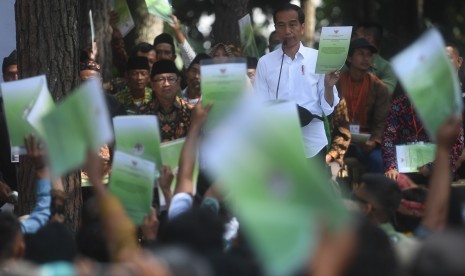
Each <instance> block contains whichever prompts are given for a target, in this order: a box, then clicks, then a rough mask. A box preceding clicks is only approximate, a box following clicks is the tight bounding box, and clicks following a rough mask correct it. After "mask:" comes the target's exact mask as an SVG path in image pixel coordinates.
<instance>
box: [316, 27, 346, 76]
mask: <svg viewBox="0 0 465 276" xmlns="http://www.w3.org/2000/svg"><path fill="white" fill-rule="evenodd" d="M351 34H352V27H351V26H348V27H323V28H322V30H321V36H320V46H319V48H318V57H317V61H316V67H315V73H317V74H326V73H329V72H333V71H338V70H340V69H341V68H342V66H344V64H345V61H346V58H347V53H348V52H349V44H350V37H351Z"/></svg>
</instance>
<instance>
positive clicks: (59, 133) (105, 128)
mask: <svg viewBox="0 0 465 276" xmlns="http://www.w3.org/2000/svg"><path fill="white" fill-rule="evenodd" d="M103 93H104V92H103V91H102V84H101V83H100V81H99V80H98V79H90V80H88V81H86V82H85V83H84V84H82V85H81V86H79V87H78V88H76V89H75V90H74V91H73V92H72V93H71V94H70V95H69V96H67V97H66V98H65V99H64V100H63V101H61V102H60V103H58V104H57V106H56V107H55V108H54V109H53V110H51V111H50V112H49V113H47V114H46V115H45V116H43V117H42V124H43V127H44V130H45V137H44V139H45V142H46V144H47V149H48V153H49V159H50V167H51V170H52V173H53V174H54V175H57V176H58V175H62V174H64V173H66V172H68V171H70V170H72V169H75V168H78V167H79V166H80V165H81V164H82V163H83V162H84V161H85V155H86V151H87V150H88V149H90V150H94V151H97V150H98V149H99V147H101V146H103V145H105V144H107V143H109V142H111V141H112V140H113V131H112V127H111V123H110V116H109V113H108V109H107V105H106V102H105V98H104V95H103Z"/></svg>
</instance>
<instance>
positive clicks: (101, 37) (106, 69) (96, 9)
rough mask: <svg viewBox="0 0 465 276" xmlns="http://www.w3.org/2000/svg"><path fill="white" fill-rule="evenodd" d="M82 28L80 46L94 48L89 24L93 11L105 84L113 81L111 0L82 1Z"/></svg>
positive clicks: (98, 56) (99, 60) (99, 59)
mask: <svg viewBox="0 0 465 276" xmlns="http://www.w3.org/2000/svg"><path fill="white" fill-rule="evenodd" d="M80 5H81V12H80V18H81V27H80V45H82V46H81V50H82V49H83V48H87V47H92V44H91V41H90V37H91V29H90V24H89V19H88V18H89V10H92V15H93V16H92V18H93V20H94V26H95V40H96V41H97V49H98V55H97V60H96V61H97V62H98V63H99V64H100V67H101V74H102V78H103V82H108V81H110V80H111V77H112V76H111V66H112V64H111V61H112V51H111V32H112V29H111V27H110V11H111V4H110V0H99V1H93V0H81V2H80Z"/></svg>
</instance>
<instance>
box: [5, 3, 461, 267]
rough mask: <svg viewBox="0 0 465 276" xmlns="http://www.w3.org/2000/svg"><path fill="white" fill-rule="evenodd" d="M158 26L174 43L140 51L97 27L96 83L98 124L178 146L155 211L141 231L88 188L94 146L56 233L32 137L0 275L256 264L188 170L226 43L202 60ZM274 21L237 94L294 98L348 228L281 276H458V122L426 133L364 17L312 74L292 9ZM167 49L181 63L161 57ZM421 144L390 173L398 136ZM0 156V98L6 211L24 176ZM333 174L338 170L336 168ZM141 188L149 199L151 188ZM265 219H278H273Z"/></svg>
mask: <svg viewBox="0 0 465 276" xmlns="http://www.w3.org/2000/svg"><path fill="white" fill-rule="evenodd" d="M172 19H173V23H172V24H168V23H167V25H168V26H169V27H170V28H171V29H172V31H173V33H174V37H173V36H171V35H169V34H168V33H162V34H160V35H158V36H157V37H155V38H154V40H153V44H151V43H148V42H143V43H139V44H137V45H136V46H135V47H134V48H133V49H132V50H131V51H127V49H126V48H125V44H124V40H123V37H122V35H121V34H120V33H119V30H118V29H117V27H116V24H115V22H114V21H112V27H113V35H112V42H111V44H112V49H113V60H112V64H113V66H114V68H115V72H117V73H116V75H115V77H114V78H113V79H112V80H111V82H108V83H104V89H105V99H106V103H107V107H108V110H109V114H110V116H111V117H116V116H125V115H156V117H157V119H158V125H159V130H160V136H161V137H160V138H161V140H160V141H162V142H169V141H173V140H176V139H179V138H185V139H186V140H185V143H184V145H183V148H182V151H181V155H180V158H179V164H178V166H179V167H178V170H177V171H174V168H170V167H168V166H165V167H163V168H160V177H159V178H158V180H157V181H156V182H157V183H156V185H157V186H159V187H160V188H161V192H162V193H163V195H164V198H165V200H166V203H167V210H166V211H162V210H160V205H159V202H157V200H155V202H154V203H153V206H152V209H151V212H150V213H149V214H147V216H146V217H145V219H144V222H143V224H142V225H135V224H134V223H133V221H131V220H130V219H129V217H128V215H127V214H126V212H125V210H124V208H123V205H122V204H121V202H119V201H118V199H117V198H116V197H114V196H113V195H112V194H111V193H109V191H108V187H107V186H106V185H104V183H103V182H102V179H103V176H104V175H106V174H110V177H111V160H112V156H111V155H112V153H113V149H112V148H113V145H108V146H106V147H105V148H103V149H101V151H100V152H99V153H95V152H92V151H89V152H88V155H87V159H86V163H85V164H84V165H83V167H82V174H81V175H82V178H83V179H84V178H86V181H88V182H90V183H92V185H93V188H92V196H89V197H86V198H85V201H84V204H83V206H81V208H82V218H81V220H80V226H79V229H78V230H77V232H73V231H71V230H70V228H68V226H67V225H65V224H64V223H63V221H64V217H66V212H65V209H64V207H63V206H64V203H65V201H66V200H67V198H66V193H65V191H64V189H63V185H62V184H61V182H60V180H59V179H54V178H53V179H52V177H51V174H50V170H49V166H48V162H47V154H46V152H44V148H43V147H42V146H41V145H40V143H39V142H38V141H37V140H38V139H37V138H36V137H34V136H32V135H31V136H27V137H25V139H24V143H25V147H26V149H27V155H26V156H27V158H28V159H29V160H31V164H32V167H31V170H33V171H34V173H35V175H36V179H37V181H36V184H35V186H34V187H30V189H34V190H35V195H36V206H35V208H34V210H33V211H32V212H31V213H30V214H20V215H27V216H22V217H17V216H16V215H15V214H14V213H12V212H11V211H7V210H5V209H2V211H1V212H0V274H1V275H254V276H255V275H266V274H268V273H270V272H269V271H266V270H265V269H264V267H265V266H264V265H263V263H262V261H263V259H262V258H260V256H257V251H256V250H255V248H254V242H253V241H252V240H250V236H248V235H247V229H244V228H243V227H241V218H240V217H237V216H236V215H235V214H234V212H233V211H232V210H231V209H230V208H229V206H228V201H227V200H223V199H225V198H226V195H224V194H223V193H222V191H221V190H220V189H218V188H217V187H216V184H217V183H214V181H212V179H210V178H209V177H208V175H206V174H205V171H204V168H202V165H201V166H200V173H199V176H198V178H197V179H196V178H195V177H194V168H195V166H196V165H195V164H196V159H197V155H198V151H199V145H200V143H201V141H202V139H203V137H204V132H203V127H204V125H205V122H206V120H207V118H208V114H209V111H210V110H211V108H212V105H211V104H209V103H202V89H201V78H202V76H201V64H202V63H203V62H205V61H206V60H211V61H212V62H214V63H221V62H224V61H226V60H227V59H228V58H233V57H243V56H242V55H241V49H240V47H237V46H234V45H230V44H228V42H226V41H225V42H219V41H218V43H217V44H215V45H214V46H213V47H212V48H211V49H210V51H209V52H208V53H196V52H195V51H194V50H193V49H192V47H191V46H190V45H189V42H188V40H187V39H186V37H185V35H184V33H183V32H182V29H181V25H180V22H179V21H178V19H177V18H176V17H175V16H172ZM273 20H274V25H275V31H274V32H273V33H272V34H271V35H270V39H269V53H268V54H266V55H264V56H262V57H244V58H246V60H247V77H248V81H249V84H250V85H249V87H253V89H252V90H253V93H254V95H255V96H257V98H260V99H261V100H264V101H278V100H285V101H291V102H292V103H295V104H296V109H297V113H298V116H299V120H300V126H301V130H302V141H303V145H304V152H303V153H302V154H303V155H305V157H306V158H307V159H308V160H309V166H315V165H318V166H322V167H324V168H326V169H325V170H324V171H325V172H327V173H326V174H325V176H326V177H327V178H328V180H330V181H328V182H326V181H324V182H323V184H324V185H327V183H332V186H333V188H334V187H336V188H335V189H332V190H331V191H333V196H334V197H335V198H337V199H338V200H339V201H340V202H341V204H343V205H344V206H345V207H346V209H347V210H348V212H350V214H351V219H350V222H351V223H350V224H349V225H347V227H344V228H343V229H338V230H336V231H330V230H328V229H325V228H326V227H323V226H322V227H321V229H319V231H321V233H320V235H319V239H318V242H317V246H316V249H315V250H314V252H313V254H311V256H312V258H311V259H308V261H307V262H306V263H305V264H302V265H301V266H300V267H296V268H295V270H294V271H293V272H292V274H290V275H367V276H368V275H413V276H429V275H431V276H432V275H465V265H464V262H462V259H461V258H462V253H465V233H464V232H463V225H464V222H465V215H464V214H465V212H464V209H463V208H464V206H465V205H464V202H465V190H464V187H463V186H461V185H460V184H457V182H456V180H458V179H461V178H463V177H464V176H465V175H464V174H463V171H464V170H463V168H462V163H463V160H465V155H464V154H463V153H462V150H463V146H464V133H463V125H462V118H461V117H460V118H458V117H457V116H455V115H451V117H450V118H449V119H448V120H447V121H446V122H444V123H443V124H442V125H441V127H440V129H439V131H438V132H437V134H436V137H430V136H428V134H427V133H426V130H425V127H424V124H423V123H422V121H421V118H420V117H419V116H418V114H417V112H416V111H415V108H414V106H413V105H412V103H411V102H410V100H409V98H408V96H407V94H406V92H405V91H404V89H403V87H402V86H401V85H400V84H399V83H398V82H397V79H396V75H395V74H394V71H393V70H392V68H391V67H390V65H389V62H388V61H386V60H385V59H384V58H383V57H382V56H381V55H380V53H379V51H380V45H381V43H382V37H383V29H382V27H381V26H380V25H379V24H376V23H361V24H359V25H357V26H354V28H353V34H352V38H351V42H350V46H349V50H348V56H347V59H346V63H345V67H344V68H342V69H341V70H340V71H337V72H330V73H327V74H317V73H314V72H315V66H316V58H317V55H318V51H317V50H315V49H312V48H308V47H306V46H304V45H303V44H302V42H301V39H302V36H303V31H304V27H305V24H304V22H305V14H304V12H303V10H302V9H301V8H300V7H298V6H296V5H292V4H286V5H283V6H282V7H280V8H278V9H277V10H275V11H274V14H273ZM176 49H178V51H176ZM444 50H445V51H447V54H448V55H449V56H450V58H451V61H452V64H453V65H454V66H455V69H456V72H457V74H458V73H459V71H460V69H461V65H462V57H461V56H460V51H459V48H458V47H457V46H456V45H455V44H453V43H449V44H447V47H446V48H445V49H444ZM176 53H180V56H181V59H182V61H183V66H182V68H178V67H177V65H176V63H175V60H176V58H177V55H176ZM96 55H98V53H94V52H92V51H90V50H89V49H84V50H83V51H82V52H81V58H80V64H79V77H80V79H81V80H82V81H86V80H88V79H90V78H101V76H100V65H99V64H98V63H97V62H96V61H95V60H96V59H95V56H96ZM16 56H17V53H16V51H13V52H12V53H11V55H9V56H8V57H5V58H4V60H3V64H2V73H3V79H4V81H5V82H9V81H15V80H18V79H19V73H18V69H20V68H18V63H17V58H16ZM1 100H2V98H0V101H1ZM432 112H433V111H432ZM10 127H11V126H10ZM361 134H363V135H361ZM355 137H358V138H357V139H356V138H355ZM360 137H362V138H360ZM363 137H365V138H364V139H363ZM432 141H434V143H435V145H436V148H435V158H434V161H432V162H430V163H427V164H422V165H421V166H420V167H419V168H418V172H414V173H400V172H399V167H398V164H397V159H396V146H397V145H406V144H412V143H421V142H423V143H431V142H432ZM11 159H12V157H11V150H10V145H9V137H8V131H7V125H6V119H5V114H4V112H3V102H0V162H1V163H0V201H1V202H3V203H13V204H14V203H15V200H14V191H15V190H17V187H18V185H25V183H18V177H17V163H12V162H11ZM349 159H354V160H356V163H357V166H354V165H353V163H350V162H348V160H349ZM348 165H349V167H348ZM330 168H331V170H330ZM343 171H348V172H349V175H348V176H347V175H346V176H345V177H343V176H342V174H341V172H343ZM173 179H176V184H175V188H174V190H171V189H170V184H171V182H172V181H173ZM347 179H348V180H347ZM344 180H347V181H344ZM309 182H310V181H309ZM195 183H197V185H195ZM453 183H455V184H453ZM194 187H196V191H194V189H195V188H194ZM154 193H156V195H155V197H156V198H157V197H158V190H154ZM20 196H21V195H20ZM275 219H276V221H277V222H278V223H279V221H280V219H281V218H280V217H276V218H275ZM306 219H309V218H307V217H302V218H301V220H302V221H304V220H306ZM282 240H284V241H285V240H286V237H285V236H283V237H282ZM271 274H272V273H271Z"/></svg>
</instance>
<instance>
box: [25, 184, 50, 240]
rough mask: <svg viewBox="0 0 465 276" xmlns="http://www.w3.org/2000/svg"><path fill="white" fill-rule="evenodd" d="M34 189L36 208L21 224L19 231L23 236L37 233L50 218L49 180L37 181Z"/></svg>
mask: <svg viewBox="0 0 465 276" xmlns="http://www.w3.org/2000/svg"><path fill="white" fill-rule="evenodd" d="M36 189H37V192H36V197H37V203H36V206H35V208H34V210H32V213H31V214H30V215H29V217H28V218H27V219H26V220H25V221H23V222H21V230H22V232H23V233H24V234H26V233H35V232H37V230H39V229H40V228H41V227H42V226H44V225H45V224H46V223H47V222H48V220H49V218H50V202H51V195H50V189H51V187H50V180H49V179H39V181H37V188H36Z"/></svg>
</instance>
